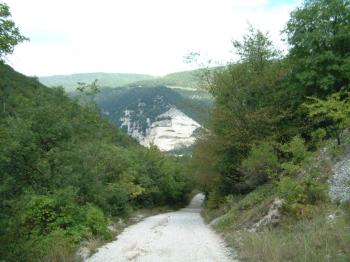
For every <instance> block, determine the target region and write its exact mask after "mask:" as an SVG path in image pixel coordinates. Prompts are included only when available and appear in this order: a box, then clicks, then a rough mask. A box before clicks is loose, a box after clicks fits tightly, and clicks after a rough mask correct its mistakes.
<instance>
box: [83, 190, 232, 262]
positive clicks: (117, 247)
mask: <svg viewBox="0 0 350 262" xmlns="http://www.w3.org/2000/svg"><path fill="white" fill-rule="evenodd" d="M203 200H204V195H203V194H197V195H196V196H195V197H194V198H193V199H192V201H191V203H190V205H189V206H188V207H186V208H183V209H181V210H179V211H177V212H171V213H165V214H160V215H156V216H152V217H149V218H147V219H145V220H144V221H142V222H139V223H137V224H135V225H133V226H130V227H128V228H126V229H125V230H124V231H123V233H122V234H120V235H119V236H118V239H117V240H115V241H113V242H111V243H109V244H107V245H105V246H103V247H101V248H99V249H98V251H97V253H95V254H94V255H93V256H92V257H90V258H89V259H88V260H87V261H89V262H111V261H113V262H124V261H125V262H126V261H139V262H158V261H160V262H162V261H167V262H168V261H169V262H172V261H174V262H175V261H176V262H183V261H186V262H206V261H208V262H209V261H210V262H214V261H215V262H216V261H217V262H226V261H233V259H232V258H230V257H229V251H228V250H227V249H226V248H225V246H224V243H223V241H222V239H221V238H220V237H219V236H218V235H217V234H216V233H214V232H213V231H212V229H210V228H209V227H208V226H207V225H206V224H204V222H203V219H202V217H201V216H200V211H201V206H202V203H203Z"/></svg>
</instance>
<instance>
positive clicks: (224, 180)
mask: <svg viewBox="0 0 350 262" xmlns="http://www.w3.org/2000/svg"><path fill="white" fill-rule="evenodd" d="M349 24H350V2H349V1H348V0H332V1H326V0H310V1H305V2H304V3H303V4H302V5H301V6H300V7H299V8H297V9H296V10H294V11H293V12H292V13H291V14H290V19H289V21H288V23H287V25H286V27H285V30H284V32H283V38H284V39H286V41H287V44H288V45H289V47H290V49H289V52H288V54H287V55H285V56H284V55H282V53H281V52H279V51H278V50H277V49H276V48H275V47H274V46H273V44H272V42H271V40H270V39H269V37H268V35H267V34H265V33H263V32H261V31H259V30H255V29H253V28H251V27H250V29H249V31H248V32H247V34H246V35H245V36H244V38H243V39H242V40H241V41H233V46H234V48H235V50H236V53H237V55H238V56H239V57H240V59H239V61H237V63H233V64H228V65H227V67H225V68H220V69H218V70H216V71H215V72H214V74H213V77H212V78H211V81H210V83H209V85H208V88H209V90H210V92H211V94H212V95H213V97H214V109H213V112H212V115H211V125H210V126H211V128H210V132H207V133H205V134H203V135H202V136H201V139H200V140H199V141H198V142H197V144H196V146H195V151H194V157H193V166H194V173H195V175H196V177H197V179H198V181H200V182H201V183H202V187H203V189H204V190H206V192H207V195H208V200H207V209H206V212H205V216H206V218H207V220H209V221H211V220H213V219H214V218H216V217H218V216H220V215H222V217H220V218H218V219H216V220H214V221H213V225H215V227H216V228H217V230H219V231H220V232H222V233H223V234H225V235H226V238H227V241H228V242H229V243H230V245H232V246H234V247H235V248H237V249H238V253H239V257H240V258H241V259H243V260H244V261H347V260H349V258H350V253H349V252H350V249H349V245H350V237H349V234H348V233H349V232H348V230H347V228H349V215H350V210H349V200H344V199H350V198H349V193H348V191H346V190H345V189H344V190H343V191H342V190H338V191H337V193H334V192H333V193H334V194H335V195H337V196H336V197H334V195H333V196H332V199H333V200H335V199H336V200H337V201H338V202H337V201H336V202H331V201H330V198H329V196H328V192H327V191H328V187H330V188H331V190H332V187H334V185H333V184H332V183H331V182H329V181H332V180H333V178H332V176H333V166H334V164H335V163H337V162H338V161H339V160H341V159H348V158H347V157H348V154H347V152H348V149H349V146H348V143H349V131H348V130H349V125H350V102H349V101H350V100H349V99H350V98H349V92H350V28H349ZM343 161H344V160H343ZM342 163H343V162H342ZM342 168H343V169H344V171H343V175H344V176H347V177H348V179H346V178H344V179H343V182H341V183H349V181H350V179H349V172H348V169H345V168H347V167H345V166H344V165H343V166H342ZM345 170H347V171H345ZM345 173H346V174H347V175H345ZM345 181H348V182H345ZM333 191H334V190H333ZM340 203H341V205H340ZM330 220H331V222H330ZM256 232H258V233H256Z"/></svg>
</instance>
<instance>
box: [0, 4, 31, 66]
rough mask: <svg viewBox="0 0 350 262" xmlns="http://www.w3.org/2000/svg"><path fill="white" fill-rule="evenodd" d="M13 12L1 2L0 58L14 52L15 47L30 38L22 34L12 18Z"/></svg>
mask: <svg viewBox="0 0 350 262" xmlns="http://www.w3.org/2000/svg"><path fill="white" fill-rule="evenodd" d="M10 17H11V13H10V9H9V7H8V5H7V4H5V3H0V60H2V59H3V58H4V56H5V55H7V54H12V52H13V49H14V47H15V46H16V45H17V44H19V43H21V42H23V41H25V40H28V38H26V37H24V36H23V35H21V33H20V32H19V29H18V27H16V25H15V23H14V22H13V21H12V20H10Z"/></svg>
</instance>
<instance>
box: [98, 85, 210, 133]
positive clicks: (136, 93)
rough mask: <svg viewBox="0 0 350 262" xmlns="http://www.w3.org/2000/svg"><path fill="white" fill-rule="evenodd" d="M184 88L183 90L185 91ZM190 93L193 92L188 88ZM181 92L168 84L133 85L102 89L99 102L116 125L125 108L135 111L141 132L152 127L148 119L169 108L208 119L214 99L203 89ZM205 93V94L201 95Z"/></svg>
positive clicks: (119, 124) (201, 118)
mask: <svg viewBox="0 0 350 262" xmlns="http://www.w3.org/2000/svg"><path fill="white" fill-rule="evenodd" d="M181 91H182V90H181ZM188 92H190V91H188ZM188 92H187V93H186V94H184V95H181V94H180V93H179V92H177V91H175V90H173V89H170V88H167V87H165V86H143V87H133V88H131V89H128V90H126V91H124V92H120V90H119V89H113V88H109V89H102V90H101V92H100V93H98V94H97V95H96V98H95V100H96V102H97V104H98V105H99V107H100V108H101V110H102V111H103V112H104V114H105V115H107V117H108V118H109V119H110V120H111V121H112V123H113V124H115V125H116V126H121V123H122V120H121V119H122V118H123V117H124V116H125V115H124V114H125V112H124V111H125V110H129V111H135V112H136V113H135V114H134V115H133V119H132V120H133V121H135V122H138V123H139V127H140V130H139V131H140V132H141V133H144V132H145V130H146V128H148V124H147V119H149V120H148V121H151V122H154V120H155V118H156V117H157V116H158V115H160V114H162V113H164V112H166V111H167V110H169V109H170V108H171V107H172V106H175V107H177V108H179V109H180V110H181V111H182V112H184V113H185V114H186V115H188V116H189V117H191V118H192V119H194V120H196V121H197V122H199V123H201V124H205V123H206V121H208V115H209V110H210V107H211V99H210V98H209V97H208V96H206V93H204V92H203V94H202V93H201V92H200V91H196V92H193V93H192V92H190V93H191V94H193V95H196V97H194V98H192V97H191V95H190V94H189V93H188ZM200 95H202V96H200Z"/></svg>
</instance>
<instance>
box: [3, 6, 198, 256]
mask: <svg viewBox="0 0 350 262" xmlns="http://www.w3.org/2000/svg"><path fill="white" fill-rule="evenodd" d="M0 10H1V12H3V11H4V10H5V11H6V12H5V13H4V15H3V13H0V15H1V16H5V17H7V16H8V13H7V12H8V8H7V6H5V5H4V4H0ZM0 21H1V22H3V21H4V20H0ZM10 25H11V26H10V27H9V28H7V27H6V28H5V29H4V28H1V30H5V31H4V32H5V33H8V34H9V35H11V32H13V28H14V27H13V24H12V23H10ZM15 32H18V31H15ZM2 33H3V31H1V36H2V35H3V34H2ZM0 39H1V41H2V42H1V45H0V50H1V52H4V53H5V54H6V53H9V51H8V49H6V48H7V45H6V41H8V43H7V44H8V45H10V46H11V45H12V47H13V46H15V45H16V43H17V42H18V41H19V40H20V39H22V38H21V37H20V36H19V35H18V34H17V35H16V34H15V35H14V38H13V39H12V38H11V37H8V38H6V37H5V38H4V39H3V38H0ZM4 41H5V42H4ZM2 43H5V45H2ZM12 47H11V48H12ZM10 50H11V49H10ZM2 54H3V53H1V55H2ZM0 75H1V78H0V101H1V109H0V145H1V146H0V181H1V183H0V260H3V261H68V260H70V259H73V255H74V253H75V251H76V249H77V248H78V247H79V245H80V243H81V242H82V241H87V240H89V239H90V240H91V239H102V240H106V239H109V238H110V237H111V232H110V230H109V229H108V225H109V224H110V223H111V221H113V219H114V218H120V217H125V216H128V214H130V213H131V212H132V211H133V210H135V209H138V208H144V207H146V208H147V207H156V206H162V205H170V206H174V207H175V206H180V205H183V204H185V203H186V200H187V199H186V195H187V194H188V193H189V192H190V190H191V185H192V183H191V181H190V179H189V176H188V175H187V174H186V170H185V168H184V167H183V164H182V163H181V162H180V160H179V159H177V158H172V157H165V156H164V155H163V154H162V153H161V152H159V150H158V149H157V148H155V147H152V148H150V149H145V148H143V147H141V146H139V145H138V144H137V142H136V141H134V140H133V139H132V138H130V137H128V136H127V135H126V134H125V133H123V132H122V131H120V130H118V129H116V128H115V127H113V126H112V125H111V124H109V123H108V122H107V121H105V120H103V119H101V118H100V112H99V111H98V110H97V107H96V105H95V104H94V103H93V102H92V101H91V100H90V102H86V101H85V102H84V103H82V101H79V100H78V99H70V98H69V97H68V96H67V94H66V93H65V92H64V90H63V89H62V88H47V87H46V86H44V85H42V84H41V83H39V81H38V80H37V79H35V78H29V77H26V76H24V75H22V74H20V73H17V72H15V71H14V70H13V69H12V68H11V67H9V66H8V65H5V64H4V63H3V62H0ZM93 84H94V83H93ZM86 87H89V86H84V88H83V87H81V90H82V91H87V90H86ZM94 87H95V86H94ZM87 94H90V92H87Z"/></svg>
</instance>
